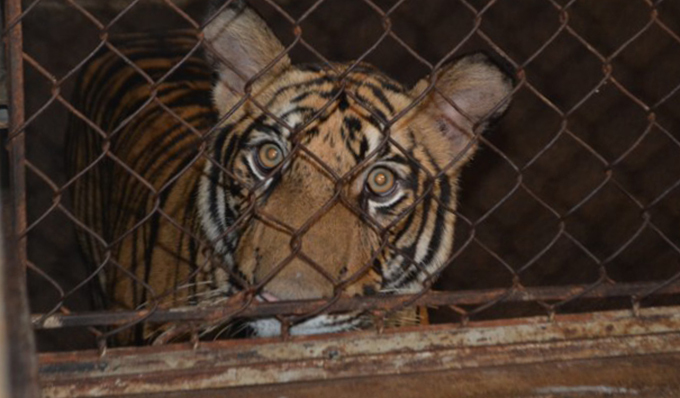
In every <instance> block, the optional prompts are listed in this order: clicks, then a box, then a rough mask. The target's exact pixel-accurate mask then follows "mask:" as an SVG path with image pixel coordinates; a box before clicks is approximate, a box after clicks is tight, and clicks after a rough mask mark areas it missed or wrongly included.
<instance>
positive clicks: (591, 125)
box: [24, 0, 680, 350]
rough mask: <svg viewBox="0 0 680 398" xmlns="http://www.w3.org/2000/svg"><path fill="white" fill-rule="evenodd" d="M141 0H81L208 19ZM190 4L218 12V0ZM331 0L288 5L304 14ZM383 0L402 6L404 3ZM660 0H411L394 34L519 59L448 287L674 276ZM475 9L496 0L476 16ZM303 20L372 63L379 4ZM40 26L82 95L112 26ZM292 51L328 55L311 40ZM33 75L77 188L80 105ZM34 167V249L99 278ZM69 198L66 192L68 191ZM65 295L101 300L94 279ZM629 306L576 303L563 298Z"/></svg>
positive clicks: (407, 75)
mask: <svg viewBox="0 0 680 398" xmlns="http://www.w3.org/2000/svg"><path fill="white" fill-rule="evenodd" d="M29 3H32V1H31V2H27V3H26V4H29ZM131 3H132V1H119V2H116V1H112V2H106V1H79V2H78V4H81V5H82V6H83V8H85V9H86V10H88V11H89V12H91V13H92V16H93V17H95V18H98V19H99V20H100V21H101V22H102V23H103V24H104V25H106V24H109V23H110V22H111V21H114V20H115V23H113V25H112V26H111V28H110V29H109V32H110V33H111V34H115V33H125V32H138V31H147V30H162V29H169V28H191V24H190V23H189V22H187V20H185V19H184V18H183V17H181V16H180V15H178V14H177V13H176V12H175V11H173V10H172V8H171V7H170V6H168V5H167V4H164V3H163V2H161V1H142V2H139V3H138V4H136V5H134V6H133V7H132V8H131V9H129V10H128V11H127V12H125V13H124V14H123V15H119V14H118V13H119V12H120V11H121V8H120V7H118V6H119V5H120V4H122V5H127V4H131ZM175 3H176V4H177V5H178V7H179V8H181V9H183V10H185V11H186V13H187V14H188V15H190V16H192V17H194V18H196V19H197V20H199V21H200V20H201V19H202V16H203V15H204V10H205V2H204V1H184V2H181V1H176V2H175ZM252 3H253V4H254V5H255V7H256V8H257V9H258V10H259V11H260V12H261V13H262V14H263V16H264V17H265V19H266V20H267V21H268V22H269V23H270V25H271V26H272V27H273V29H274V30H275V32H276V33H277V34H278V35H279V36H280V37H281V38H282V39H283V41H284V43H290V42H291V40H292V37H293V36H292V28H293V25H292V24H291V23H290V22H288V21H287V19H286V18H284V17H282V16H281V14H280V13H279V12H278V11H277V10H276V9H274V8H273V7H271V6H270V5H268V4H267V2H266V1H264V0H258V1H253V2H252ZM314 3H315V2H314V1H311V0H296V1H291V0H288V1H284V0H280V1H278V2H277V4H279V5H280V6H281V7H282V8H283V9H284V10H286V11H287V12H288V13H289V14H290V16H291V17H292V18H293V19H297V18H299V17H300V16H301V15H303V14H304V13H305V11H306V10H307V9H309V7H310V6H311V5H312V4H314ZM374 3H375V4H376V5H377V6H378V7H380V8H381V9H382V10H388V9H389V8H390V7H392V6H393V5H394V4H395V3H396V1H395V0H375V1H374ZM567 3H569V5H568V7H567V8H566V10H564V11H561V10H560V7H562V6H566V5H567ZM656 3H657V6H656V14H653V12H652V11H653V10H652V7H651V6H650V5H649V2H648V1H644V0H639V1H635V0H597V1H596V0H582V1H575V2H567V1H566V0H562V1H548V0H523V1H522V2H514V1H503V0H501V1H496V2H491V1H488V0H468V1H467V2H466V1H462V0H461V1H458V0H406V1H405V2H404V3H403V4H401V5H400V6H399V7H398V8H397V9H396V10H395V11H394V12H393V13H391V22H392V30H393V32H394V33H395V34H396V35H397V36H398V37H399V38H400V39H401V40H403V42H404V43H406V44H408V46H410V47H411V48H412V49H413V50H414V51H415V52H417V53H418V54H419V55H420V56H421V57H422V59H423V60H426V61H427V62H430V63H433V64H434V63H437V62H439V61H440V60H441V59H442V58H443V57H445V56H446V55H447V54H449V53H450V52H451V51H452V50H455V51H454V52H453V55H454V56H457V55H460V54H463V53H466V52H470V51H477V50H485V51H487V52H489V53H492V54H494V56H495V57H497V58H498V59H502V60H504V62H506V63H508V64H509V65H512V66H513V67H514V68H516V70H518V71H519V72H518V76H519V77H520V86H519V88H518V90H517V92H516V94H515V96H514V100H513V103H512V106H511V108H510V110H509V111H508V113H507V114H506V116H505V117H504V118H503V119H502V120H501V121H500V123H499V124H498V125H497V126H496V128H495V129H494V131H492V132H490V133H489V134H488V135H487V136H486V138H487V140H488V143H487V144H485V145H484V146H483V147H482V148H481V150H480V151H479V152H478V155H477V156H476V158H475V159H474V160H473V162H471V163H470V165H469V166H467V168H466V170H465V172H464V174H463V179H462V181H461V187H462V189H461V195H460V208H459V210H460V213H461V215H462V217H460V218H459V221H458V224H457V246H458V247H459V248H460V249H462V250H460V251H459V254H458V255H457V257H456V258H455V260H454V262H453V263H452V265H451V266H450V267H449V268H448V269H447V270H446V271H445V272H444V273H443V275H442V277H441V279H440V281H439V282H438V285H437V288H438V289H441V290H461V289H488V288H508V287H510V286H512V285H513V280H514V278H515V277H516V276H517V277H518V278H519V282H521V284H522V285H524V286H529V287H530V286H550V285H571V284H591V283H596V282H597V281H598V280H601V277H602V270H606V274H607V276H608V277H609V278H611V279H612V280H613V281H615V282H642V281H663V280H667V279H669V278H671V277H672V276H673V275H675V274H676V273H678V272H679V271H680V266H679V264H678V259H679V258H680V254H679V250H678V248H677V246H676V245H680V228H678V221H680V189H674V188H675V186H676V184H680V182H679V180H680V160H678V157H679V156H680V144H679V142H678V140H680V89H679V87H680V39H679V38H678V36H679V35H680V19H679V18H678V16H679V15H680V1H677V0H666V1H662V2H656ZM474 10H484V11H483V12H482V13H481V16H479V17H476V15H475V11H474ZM117 15H118V16H117ZM654 16H656V18H657V19H656V20H655V19H653V18H654ZM476 21H479V29H476V28H475V26H476ZM661 25H665V26H666V27H667V29H668V30H670V31H671V33H669V32H668V31H666V30H665V29H664V28H663V27H662V26H661ZM301 27H302V32H303V38H304V39H305V40H306V41H307V42H308V43H309V44H310V45H312V46H313V47H314V48H315V49H316V50H317V51H318V52H319V53H321V54H322V55H323V56H324V57H326V58H327V59H329V60H333V61H347V60H353V59H356V58H357V57H359V56H361V55H362V54H363V53H364V51H366V50H367V49H368V48H369V47H371V46H372V45H373V44H374V43H375V42H376V41H377V40H378V39H379V38H380V36H381V35H382V33H383V32H384V30H383V25H382V21H381V16H380V14H379V13H378V12H376V10H374V9H373V8H372V7H370V6H369V5H368V4H367V3H366V2H365V1H363V0H326V1H325V2H323V3H322V4H321V5H320V6H319V7H318V8H317V9H316V10H315V11H313V12H312V13H311V14H310V15H308V16H307V18H306V19H305V20H304V21H302V23H301ZM673 32H674V33H673ZM24 35H25V36H24V39H25V51H26V54H27V55H28V56H29V57H31V58H32V59H34V60H35V61H36V62H38V63H39V64H40V65H41V66H42V68H44V70H45V71H46V72H48V73H49V74H51V75H52V76H54V77H55V78H56V79H57V80H61V79H63V78H64V77H66V79H65V80H64V82H63V84H59V85H58V93H59V94H60V95H61V96H63V98H64V99H66V100H68V99H69V98H70V91H71V90H72V86H73V81H74V77H75V75H76V74H77V73H70V71H72V70H74V68H77V67H78V66H79V63H80V62H81V61H82V60H83V59H84V58H85V57H86V56H87V55H88V54H90V53H91V52H92V50H93V49H94V48H95V47H96V46H97V44H99V42H100V40H99V37H100V31H99V29H98V28H97V27H96V25H95V24H94V23H92V21H91V20H90V19H88V17H86V16H85V15H84V14H83V13H82V12H81V11H79V10H77V9H76V8H75V7H73V6H70V5H68V4H67V2H65V1H59V0H44V1H42V2H40V3H39V4H38V5H37V6H36V7H35V8H33V9H32V10H31V11H30V12H28V13H27V14H26V16H25V18H24ZM292 56H293V59H294V61H298V62H316V61H318V59H317V58H316V57H315V56H314V55H313V54H312V53H311V52H310V51H309V50H306V49H304V48H303V47H302V46H297V47H295V48H294V49H293V51H292ZM366 61H367V62H370V63H372V64H374V65H376V66H378V67H379V68H381V69H382V70H383V71H385V72H386V73H387V74H389V75H390V76H392V77H394V78H395V79H397V80H399V81H401V82H403V83H406V84H413V83H414V82H416V81H417V80H418V79H420V78H422V77H424V76H426V75H427V74H428V71H429V70H430V69H429V67H427V66H426V65H425V64H424V63H423V62H421V61H420V60H418V59H417V58H415V57H414V56H413V55H412V54H410V52H409V51H407V50H406V49H405V48H404V47H402V46H401V45H400V44H399V43H398V42H397V41H396V40H394V39H393V38H391V37H387V38H385V39H384V40H383V41H382V42H381V44H380V45H379V46H378V48H377V49H376V50H375V51H373V52H372V53H371V54H369V55H368V57H367V58H366ZM25 74H26V75H25V76H26V98H27V103H26V110H27V112H26V113H27V117H28V118H31V117H33V116H34V119H33V120H31V121H30V124H29V127H28V129H27V130H26V142H27V159H28V161H29V162H30V163H31V164H32V165H34V166H35V167H36V168H38V169H39V170H41V172H42V173H44V175H45V176H46V177H47V178H49V179H50V180H51V181H52V182H53V183H54V184H55V186H60V185H61V184H63V183H64V182H65V176H64V170H63V164H64V159H63V144H64V142H63V141H64V140H63V137H64V132H65V122H66V117H67V111H66V108H65V107H64V106H63V105H61V104H60V103H59V101H56V100H52V101H50V98H52V95H53V94H54V93H56V92H57V91H56V90H57V88H56V87H57V86H55V85H54V84H53V82H51V81H50V78H48V77H46V76H45V75H44V74H43V73H41V72H40V71H38V69H37V68H35V67H32V66H30V65H29V63H27V64H26V71H25ZM522 76H524V77H525V79H521V77H522ZM607 78H609V79H607ZM651 121H654V123H652V122H651ZM27 178H28V181H27V182H28V218H29V225H31V224H32V223H34V222H36V221H37V220H40V221H39V222H38V223H37V225H35V227H34V228H33V229H32V231H31V232H30V233H29V236H28V250H29V254H28V255H29V260H30V261H31V263H32V264H34V265H35V267H36V268H39V269H40V270H42V271H43V272H45V273H46V274H48V275H49V276H50V278H52V279H53V280H54V281H55V282H56V283H57V284H58V285H59V286H61V288H62V289H64V290H65V291H68V290H70V289H72V288H73V287H75V286H76V285H77V284H78V283H79V282H80V281H82V280H83V279H84V277H85V273H84V265H83V259H82V257H81V255H80V252H79V250H78V248H77V245H76V241H75V231H74V228H73V225H72V223H71V222H70V221H69V220H68V219H67V218H66V217H65V216H64V215H63V214H61V213H60V212H59V211H52V212H49V213H48V210H49V209H50V208H51V206H53V204H54V201H53V198H54V193H53V192H54V191H53V189H52V188H50V183H47V182H46V181H45V180H44V179H43V178H41V177H40V176H38V175H37V174H36V173H34V172H32V171H30V170H28V171H27ZM61 200H62V201H63V202H64V203H66V204H67V203H68V195H66V196H64V197H63V198H62V199H61ZM46 213H47V215H46V216H45V217H44V218H42V219H41V217H42V216H43V215H44V214H46ZM646 217H647V218H648V220H649V223H646V222H645V219H646ZM473 232H474V239H472V240H471V239H469V238H470V236H471V234H472V233H473ZM29 273H30V275H29V277H30V282H29V293H30V295H31V303H32V306H33V309H34V311H35V312H46V311H49V310H50V309H51V308H52V307H53V306H54V304H55V303H56V302H57V300H58V299H59V297H60V296H59V293H58V291H57V289H55V287H54V285H53V284H51V283H49V282H48V280H47V279H46V278H44V277H43V276H41V275H39V274H38V273H37V272H36V271H35V270H34V269H33V270H30V271H29ZM65 303H66V306H68V307H69V308H70V309H71V310H87V309H88V295H87V291H86V288H83V289H79V290H77V291H76V292H75V293H74V294H72V295H71V296H70V297H69V298H68V299H67V300H66V302H65ZM629 303H630V299H629V298H628V299H624V300H613V301H610V302H606V303H605V302H598V303H595V304H594V303H586V302H583V301H580V300H575V301H572V302H569V303H567V304H566V305H563V306H560V307H559V309H558V310H559V311H582V310H589V309H592V308H595V307H597V308H610V307H612V306H614V307H616V306H624V305H629ZM594 306H595V307H594ZM475 308H477V307H475V306H471V307H466V309H467V310H472V311H473V313H472V319H473V320H474V319H482V318H484V317H487V318H488V317H498V316H516V315H520V314H521V315H526V314H533V313H543V314H545V310H543V309H542V308H541V307H540V306H539V305H538V304H525V305H522V306H514V307H512V306H509V305H507V304H504V305H495V306H491V307H490V308H486V307H483V308H484V311H475ZM433 318H434V319H435V320H437V321H445V320H457V319H458V318H457V316H455V315H454V314H453V312H450V311H446V310H440V311H437V312H434V313H433ZM39 336H40V337H41V338H40V339H39V344H40V345H41V348H42V349H43V350H53V349H69V348H74V347H82V346H83V345H84V344H89V342H91V341H92V338H91V337H90V335H89V333H88V332H87V331H85V330H83V331H76V330H67V331H62V332H40V333H39ZM60 336H61V337H60ZM64 336H66V338H64Z"/></svg>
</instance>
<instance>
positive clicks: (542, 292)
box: [33, 282, 680, 329]
mask: <svg viewBox="0 0 680 398" xmlns="http://www.w3.org/2000/svg"><path fill="white" fill-rule="evenodd" d="M661 283H662V282H647V283H617V284H602V285H599V286H597V287H595V288H591V287H590V286H585V285H576V286H550V287H534V288H524V289H489V290H470V291H461V292H435V291H433V292H429V293H427V294H426V295H424V296H422V297H420V298H418V299H417V300H416V301H415V302H414V303H413V305H420V306H430V307H438V306H451V305H475V304H484V303H488V302H490V301H493V300H497V299H499V298H502V299H503V301H507V302H541V301H562V300H567V299H569V298H570V297H576V296H579V295H581V296H580V297H582V298H590V299H593V298H606V297H632V296H634V295H639V294H642V293H645V292H648V291H651V290H652V289H654V288H656V287H657V286H659V285H660V284H661ZM677 293H680V284H671V285H669V286H666V287H665V288H664V289H663V290H662V291H660V292H658V293H657V294H677ZM412 299H413V297H412V296H409V295H401V296H387V297H351V298H350V297H346V298H344V297H343V298H341V299H339V300H338V301H337V302H336V303H334V304H332V305H330V306H329V307H328V308H327V309H326V311H325V312H342V311H370V310H378V311H380V310H383V311H384V310H388V309H390V308H395V307H398V306H399V305H402V304H403V303H405V302H408V301H409V300H412ZM243 305H244V304H243V302H242V301H241V300H237V299H235V300H232V301H231V302H228V303H225V304H222V305H220V306H219V307H182V308H174V309H167V310H156V311H154V312H152V313H150V312H149V311H146V310H143V311H101V312H87V313H70V314H55V315H52V316H49V317H44V316H43V315H41V314H36V315H34V316H33V322H34V327H35V328H37V329H53V328H64V327H83V326H97V325H123V324H126V323H130V322H134V321H135V320H138V319H140V318H146V319H147V320H148V321H150V322H180V321H183V322H186V321H210V320H221V319H228V318H229V317H230V316H232V315H233V314H238V316H239V317H268V316H274V315H281V314H286V315H305V314H309V313H312V312H314V311H316V310H318V309H319V308H321V307H323V306H326V305H328V303H327V301H325V300H313V301H290V302H276V303H260V302H256V301H253V302H252V303H250V304H249V305H248V306H247V307H246V308H243Z"/></svg>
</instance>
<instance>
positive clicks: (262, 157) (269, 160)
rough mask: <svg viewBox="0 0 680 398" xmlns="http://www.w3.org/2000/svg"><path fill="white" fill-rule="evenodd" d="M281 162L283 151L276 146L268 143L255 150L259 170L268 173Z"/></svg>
mask: <svg viewBox="0 0 680 398" xmlns="http://www.w3.org/2000/svg"><path fill="white" fill-rule="evenodd" d="M282 161H283V151H282V150H281V148H279V146H278V145H276V144H273V143H271V142H268V143H266V144H262V145H261V146H260V148H259V149H258V150H257V163H258V166H260V168H261V169H263V170H264V171H268V170H271V169H273V168H274V167H276V166H278V165H279V163H281V162H282Z"/></svg>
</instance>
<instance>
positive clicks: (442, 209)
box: [198, 2, 512, 335]
mask: <svg viewBox="0 0 680 398" xmlns="http://www.w3.org/2000/svg"><path fill="white" fill-rule="evenodd" d="M205 33H206V39H207V42H208V47H209V52H210V51H212V52H213V53H214V56H213V57H214V58H215V64H216V65H217V72H218V74H219V79H218V82H217V84H216V87H215V90H214V98H215V104H216V106H217V108H218V111H219V112H220V113H221V114H222V115H225V116H226V117H225V118H224V121H223V123H222V125H221V126H220V128H219V131H217V132H216V133H215V135H214V137H212V139H211V144H210V149H209V154H210V156H211V160H210V161H208V162H206V166H205V170H204V177H203V178H202V180H201V181H200V190H199V191H200V194H199V201H198V203H199V209H198V213H199V215H200V219H201V225H202V229H203V232H204V234H205V235H206V236H207V238H208V239H209V240H210V241H211V243H212V244H213V245H214V247H215V248H216V251H217V252H218V253H219V255H220V256H222V260H223V262H224V264H225V266H226V267H225V268H226V269H227V270H228V272H224V273H223V274H222V276H221V277H220V279H222V281H223V285H224V287H225V289H227V288H228V289H231V290H232V291H233V290H242V289H255V290H256V291H257V297H258V299H260V300H263V301H277V300H300V299H318V298H329V297H333V296H334V295H337V294H344V295H349V296H355V295H371V294H376V293H407V292H417V291H420V290H421V289H422V288H423V284H424V283H425V282H426V281H429V280H431V279H432V278H433V276H435V275H436V274H437V273H438V271H440V269H441V268H442V266H443V265H445V263H446V262H447V261H448V260H449V257H450V255H451V252H452V247H453V227H454V223H455V219H456V216H455V213H454V211H455V208H456V197H457V191H458V189H457V180H458V176H459V174H460V170H461V167H462V166H463V165H464V164H465V163H466V162H467V161H468V160H469V159H470V158H471V156H472V154H473V153H474V151H475V149H476V140H475V134H474V132H475V131H479V130H480V129H483V127H484V124H485V123H486V121H487V120H489V119H490V118H493V117H496V116H498V115H499V114H500V113H502V111H503V110H504V109H505V107H506V106H507V103H508V100H507V97H508V96H509V93H510V91H511V89H512V83H511V80H510V79H509V78H508V77H507V76H506V75H505V74H504V73H503V72H501V71H500V70H499V69H498V68H497V67H496V66H495V65H494V64H492V63H491V62H489V61H488V59H487V58H486V57H485V56H483V55H481V54H477V55H472V56H468V57H466V58H462V59H461V60H459V61H458V62H456V63H454V64H451V65H449V66H448V67H445V68H444V69H443V70H441V71H440V72H439V73H438V74H437V76H436V81H437V83H436V84H435V85H434V86H432V87H435V88H436V90H434V89H432V87H430V88H429V90H430V91H428V87H429V86H431V85H430V80H429V79H424V80H423V81H421V82H420V83H419V84H417V85H416V86H415V87H413V88H411V89H409V88H406V87H404V86H402V85H401V84H399V83H397V82H395V81H393V80H391V79H390V78H388V77H387V76H385V75H383V74H382V73H380V72H379V71H377V70H376V69H374V68H372V67H370V66H367V65H358V66H355V67H354V68H352V69H348V68H349V66H350V64H333V65H326V66H319V65H303V66H294V65H291V63H290V60H289V59H288V58H287V56H282V55H281V54H283V53H284V48H283V46H282V45H281V43H280V42H279V41H278V40H277V39H276V38H275V37H274V36H273V34H272V33H271V32H270V31H269V29H268V28H267V27H266V25H265V24H264V22H263V21H262V20H261V19H260V18H259V17H258V16H257V15H256V14H255V13H254V12H253V11H252V10H250V9H248V8H246V7H245V6H244V5H243V4H242V3H240V2H237V3H235V4H234V5H230V6H228V7H227V8H226V9H225V10H223V11H222V12H221V13H220V15H218V16H217V17H216V18H215V19H214V20H213V21H212V22H211V23H210V24H209V25H208V27H207V29H206V31H205ZM223 60H227V62H228V63H229V64H230V65H229V66H227V65H226V64H225V63H223V62H222V61H223ZM235 70H236V71H235ZM262 71H265V72H262ZM254 76H257V78H255V79H253V80H250V79H251V78H252V77H254ZM435 91H436V92H435ZM367 322H368V321H367V318H366V317H364V316H361V315H360V314H350V315H334V316H326V315H324V316H318V317H315V318H312V319H309V320H306V321H304V322H302V323H299V324H297V325H295V326H293V327H292V328H291V333H293V334H310V333H320V332H331V331H340V330H349V329H354V328H360V327H363V326H365V325H366V323H367ZM252 326H253V328H254V329H255V330H256V332H257V334H259V335H273V334H278V333H279V324H278V321H276V320H273V319H265V320H259V321H255V322H253V323H252Z"/></svg>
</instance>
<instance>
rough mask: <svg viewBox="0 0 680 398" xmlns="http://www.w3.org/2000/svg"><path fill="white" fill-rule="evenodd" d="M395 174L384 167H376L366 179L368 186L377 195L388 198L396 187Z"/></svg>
mask: <svg viewBox="0 0 680 398" xmlns="http://www.w3.org/2000/svg"><path fill="white" fill-rule="evenodd" d="M396 185H397V184H396V181H395V178H394V173H393V172H392V171H391V170H389V169H386V168H384V167H376V168H375V169H373V170H371V172H370V173H369V174H368V179H366V186H367V187H368V189H370V190H371V192H373V193H374V194H376V195H379V196H387V195H389V194H390V193H392V191H393V190H394V187H395V186H396Z"/></svg>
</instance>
